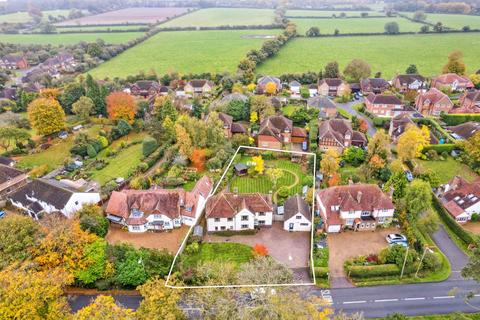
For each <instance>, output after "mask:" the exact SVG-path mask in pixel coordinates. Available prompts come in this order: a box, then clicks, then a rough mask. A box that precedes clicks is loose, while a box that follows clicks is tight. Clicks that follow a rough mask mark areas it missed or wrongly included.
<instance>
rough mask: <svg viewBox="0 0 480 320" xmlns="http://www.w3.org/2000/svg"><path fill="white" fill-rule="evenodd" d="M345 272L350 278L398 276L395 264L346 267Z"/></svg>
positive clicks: (397, 268)
mask: <svg viewBox="0 0 480 320" xmlns="http://www.w3.org/2000/svg"><path fill="white" fill-rule="evenodd" d="M347 271H348V274H349V276H350V277H351V278H373V277H388V276H397V275H400V268H399V267H398V266H397V265H396V264H379V265H372V266H349V267H347Z"/></svg>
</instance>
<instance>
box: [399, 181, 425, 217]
mask: <svg viewBox="0 0 480 320" xmlns="http://www.w3.org/2000/svg"><path fill="white" fill-rule="evenodd" d="M405 201H406V205H407V211H408V213H409V217H410V218H411V220H416V219H417V218H418V217H419V216H421V215H422V214H423V213H424V212H426V211H427V210H428V209H430V208H431V205H432V188H431V187H430V184H429V183H428V182H425V181H423V180H419V179H415V180H413V182H412V183H410V184H409V185H408V186H407V189H406V194H405Z"/></svg>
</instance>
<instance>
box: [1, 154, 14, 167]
mask: <svg viewBox="0 0 480 320" xmlns="http://www.w3.org/2000/svg"><path fill="white" fill-rule="evenodd" d="M13 163H15V161H13V160H12V159H10V158H8V157H4V156H0V164H3V165H6V166H10V165H12V164H13Z"/></svg>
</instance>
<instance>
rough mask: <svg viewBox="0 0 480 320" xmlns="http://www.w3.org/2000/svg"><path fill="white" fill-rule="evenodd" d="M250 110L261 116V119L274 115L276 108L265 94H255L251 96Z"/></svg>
mask: <svg viewBox="0 0 480 320" xmlns="http://www.w3.org/2000/svg"><path fill="white" fill-rule="evenodd" d="M250 111H251V112H252V113H254V112H256V114H257V115H258V116H259V117H260V121H263V120H265V119H266V118H268V117H270V116H273V115H274V114H275V108H274V107H273V105H272V102H271V101H270V99H269V98H268V97H266V96H264V95H253V96H251V97H250Z"/></svg>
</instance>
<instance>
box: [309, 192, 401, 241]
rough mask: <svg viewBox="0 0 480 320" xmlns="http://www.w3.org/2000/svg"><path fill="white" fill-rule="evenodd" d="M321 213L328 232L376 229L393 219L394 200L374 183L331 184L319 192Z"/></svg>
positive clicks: (318, 198)
mask: <svg viewBox="0 0 480 320" xmlns="http://www.w3.org/2000/svg"><path fill="white" fill-rule="evenodd" d="M317 200H318V202H317V203H318V206H319V209H320V215H321V217H322V220H323V222H324V224H325V230H326V231H327V232H340V231H341V230H342V229H345V228H349V229H353V230H355V231H364V230H371V231H373V230H375V228H376V227H377V226H378V225H384V224H387V223H389V222H390V221H391V219H392V217H393V212H394V206H393V203H392V200H391V199H390V197H389V196H388V195H386V194H385V193H383V192H382V190H380V188H379V187H378V186H377V185H374V184H353V185H347V186H337V187H330V188H327V189H323V190H320V192H318V193H317Z"/></svg>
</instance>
